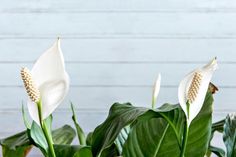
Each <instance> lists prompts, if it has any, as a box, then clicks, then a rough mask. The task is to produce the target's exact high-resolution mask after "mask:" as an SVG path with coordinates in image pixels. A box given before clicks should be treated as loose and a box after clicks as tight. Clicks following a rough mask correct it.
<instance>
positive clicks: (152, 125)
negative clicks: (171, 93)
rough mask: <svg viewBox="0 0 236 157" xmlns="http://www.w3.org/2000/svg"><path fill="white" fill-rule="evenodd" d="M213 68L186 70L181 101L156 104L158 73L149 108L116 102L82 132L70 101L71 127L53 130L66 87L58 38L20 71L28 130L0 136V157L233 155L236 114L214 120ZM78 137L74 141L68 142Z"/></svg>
mask: <svg viewBox="0 0 236 157" xmlns="http://www.w3.org/2000/svg"><path fill="white" fill-rule="evenodd" d="M217 66H218V65H217V60H216V58H214V59H213V60H212V61H210V62H209V63H208V64H207V65H205V66H203V67H201V68H196V69H195V70H193V71H192V72H190V73H189V74H187V75H186V76H185V77H184V78H183V79H182V81H181V82H180V84H179V87H178V99H179V103H178V104H169V103H165V104H163V105H162V106H160V105H158V106H160V107H158V108H156V107H155V106H156V102H157V97H158V94H159V92H160V85H161V75H160V74H159V75H158V78H157V80H156V81H155V84H154V86H153V93H152V103H151V105H149V106H151V107H150V108H145V107H135V106H133V105H131V103H114V104H113V105H112V106H111V108H110V111H109V114H108V117H107V118H106V119H105V121H104V122H103V123H102V124H100V125H99V126H97V127H96V128H95V129H94V130H93V131H92V132H90V133H89V134H87V135H85V134H84V131H83V129H82V128H81V126H80V125H79V123H78V119H77V115H76V109H75V107H74V105H73V103H71V110H72V120H73V122H74V125H75V126H74V127H75V129H74V128H73V127H71V126H70V125H64V126H62V127H60V128H57V129H52V120H53V118H52V117H53V115H52V114H53V112H54V111H55V109H56V108H57V107H58V106H59V105H60V104H61V103H62V101H63V100H64V98H65V96H66V95H67V93H68V89H69V76H68V74H67V72H66V70H65V64H64V58H63V54H62V51H61V48H60V40H59V39H58V40H57V41H56V42H55V43H54V44H53V46H52V47H51V48H49V49H48V50H47V51H46V52H44V53H43V54H42V55H41V56H40V57H39V59H38V60H37V61H36V63H35V64H34V65H33V68H32V69H31V70H29V69H28V68H22V69H21V77H22V80H23V84H24V87H25V89H26V92H27V94H28V97H29V100H28V101H27V106H28V113H29V115H30V116H31V118H32V122H31V121H29V120H28V116H27V113H26V112H25V110H24V107H22V116H23V121H24V124H25V126H26V130H25V131H22V132H20V133H17V134H15V135H12V136H10V137H7V138H5V139H2V140H0V144H1V146H2V156H3V157H25V156H27V155H28V153H29V152H30V150H31V148H32V147H36V148H38V149H40V151H41V152H42V155H43V156H45V157H117V156H123V157H204V156H207V157H210V156H211V155H212V154H215V155H216V156H219V157H225V156H227V157H235V156H236V149H235V148H236V115H235V114H230V115H228V116H227V117H226V118H225V119H223V120H221V121H219V122H216V123H212V113H213V111H212V108H213V96H214V95H213V94H214V93H215V92H216V91H217V90H218V88H217V87H216V86H215V85H213V84H212V83H211V82H210V81H211V78H212V77H213V73H214V72H215V70H216V69H217ZM157 68H158V67H157ZM166 90H169V89H168V88H166ZM167 94H168V92H167ZM88 116H89V115H88ZM215 132H220V133H222V134H223V141H224V142H225V146H226V149H225V150H224V149H221V148H218V147H215V146H213V145H212V144H211V140H212V138H213V137H214V133H215ZM76 135H77V139H78V142H76V141H74V142H73V143H74V144H72V141H73V140H74V139H75V136H76ZM29 156H30V155H29Z"/></svg>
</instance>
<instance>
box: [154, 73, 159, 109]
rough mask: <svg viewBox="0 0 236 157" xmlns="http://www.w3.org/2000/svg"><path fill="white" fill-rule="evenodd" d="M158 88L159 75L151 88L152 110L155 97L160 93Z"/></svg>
mask: <svg viewBox="0 0 236 157" xmlns="http://www.w3.org/2000/svg"><path fill="white" fill-rule="evenodd" d="M160 87H161V74H158V77H157V79H156V82H155V84H154V87H153V93H152V108H154V106H155V104H156V100H157V96H158V94H159V92H160Z"/></svg>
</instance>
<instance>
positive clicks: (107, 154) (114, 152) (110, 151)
mask: <svg viewBox="0 0 236 157" xmlns="http://www.w3.org/2000/svg"><path fill="white" fill-rule="evenodd" d="M119 156H120V154H119V152H118V149H117V147H116V145H115V143H113V144H112V145H111V146H110V147H107V148H106V149H104V150H103V151H102V152H101V154H100V156H99V157H119Z"/></svg>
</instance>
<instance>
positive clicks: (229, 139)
mask: <svg viewBox="0 0 236 157" xmlns="http://www.w3.org/2000/svg"><path fill="white" fill-rule="evenodd" d="M223 140H224V143H225V146H226V150H227V151H226V152H227V153H226V154H227V157H235V156H236V115H235V114H230V115H228V116H227V117H226V119H225V124H224V132H223Z"/></svg>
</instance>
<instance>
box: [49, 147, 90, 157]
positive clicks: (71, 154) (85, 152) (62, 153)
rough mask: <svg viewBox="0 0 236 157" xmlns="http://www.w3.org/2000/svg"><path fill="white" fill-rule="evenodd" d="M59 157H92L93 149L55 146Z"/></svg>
mask: <svg viewBox="0 0 236 157" xmlns="http://www.w3.org/2000/svg"><path fill="white" fill-rule="evenodd" d="M54 149H55V153H56V156H57V157H92V151H91V147H89V146H79V145H54Z"/></svg>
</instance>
